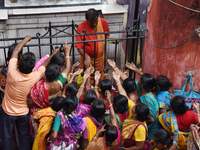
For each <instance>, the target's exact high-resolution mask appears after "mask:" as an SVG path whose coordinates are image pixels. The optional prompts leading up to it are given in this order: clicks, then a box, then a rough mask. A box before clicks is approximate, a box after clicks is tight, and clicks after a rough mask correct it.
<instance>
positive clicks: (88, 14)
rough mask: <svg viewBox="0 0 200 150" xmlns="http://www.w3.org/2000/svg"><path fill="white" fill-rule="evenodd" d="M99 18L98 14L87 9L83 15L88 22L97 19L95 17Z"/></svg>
mask: <svg viewBox="0 0 200 150" xmlns="http://www.w3.org/2000/svg"><path fill="white" fill-rule="evenodd" d="M98 16H99V14H98V12H97V11H96V10H95V9H94V8H91V9H88V11H87V12H86V13H85V18H86V19H87V20H88V21H89V20H90V21H94V20H96V19H97V17H98Z"/></svg>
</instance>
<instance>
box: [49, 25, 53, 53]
mask: <svg viewBox="0 0 200 150" xmlns="http://www.w3.org/2000/svg"><path fill="white" fill-rule="evenodd" d="M49 37H50V38H49V40H50V41H49V42H50V53H51V54H52V51H53V46H52V35H51V22H50V21H49Z"/></svg>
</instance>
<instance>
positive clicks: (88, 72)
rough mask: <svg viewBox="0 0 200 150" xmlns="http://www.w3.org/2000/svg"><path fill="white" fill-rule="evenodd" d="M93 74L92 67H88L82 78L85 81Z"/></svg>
mask: <svg viewBox="0 0 200 150" xmlns="http://www.w3.org/2000/svg"><path fill="white" fill-rule="evenodd" d="M93 72H94V67H92V66H90V67H88V68H87V70H86V71H85V72H84V76H83V78H85V79H87V78H88V77H89V76H90V75H91V74H92V73H93Z"/></svg>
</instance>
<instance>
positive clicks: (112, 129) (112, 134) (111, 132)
mask: <svg viewBox="0 0 200 150" xmlns="http://www.w3.org/2000/svg"><path fill="white" fill-rule="evenodd" d="M105 137H106V145H107V146H112V142H114V141H115V140H116V139H117V137H118V131H117V128H116V126H114V125H108V127H107V128H106V132H105Z"/></svg>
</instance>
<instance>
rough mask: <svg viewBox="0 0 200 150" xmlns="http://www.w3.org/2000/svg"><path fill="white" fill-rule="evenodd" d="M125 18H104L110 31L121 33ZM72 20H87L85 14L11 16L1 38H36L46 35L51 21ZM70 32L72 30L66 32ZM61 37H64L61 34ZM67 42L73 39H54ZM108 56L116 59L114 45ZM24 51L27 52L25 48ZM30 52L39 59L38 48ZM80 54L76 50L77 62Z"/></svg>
mask: <svg viewBox="0 0 200 150" xmlns="http://www.w3.org/2000/svg"><path fill="white" fill-rule="evenodd" d="M123 17H124V14H123V13H121V14H106V15H104V18H105V19H106V20H107V22H108V25H109V29H110V31H120V30H123ZM72 19H73V20H74V22H75V24H80V23H81V22H82V21H84V20H85V13H84V12H78V13H55V14H41V15H9V16H8V19H7V20H6V21H3V22H0V38H18V37H25V36H26V35H31V36H36V33H37V32H40V33H41V35H43V34H45V33H46V30H45V29H44V28H43V27H45V26H48V23H49V21H51V23H52V25H66V24H71V21H72ZM59 29H62V28H59ZM66 31H68V32H70V31H71V29H68V30H66ZM56 32H57V31H55V30H52V34H55V33H56ZM59 35H64V34H63V33H60V34H59ZM110 37H115V38H117V37H122V35H121V34H111V35H110ZM66 41H71V38H69V37H68V38H67V37H66V38H56V39H53V42H59V43H65V42H66ZM48 42H49V40H48V39H43V40H41V43H48ZM12 43H14V41H10V42H1V43H0V45H1V46H3V45H5V46H8V45H11V44H12ZM29 44H38V41H37V40H32V41H30V42H29ZM107 46H108V48H107V55H108V57H114V48H115V45H114V44H108V45H107ZM121 48H122V44H121V43H120V44H119V46H118V49H117V57H118V58H119V57H120V56H121ZM24 51H27V49H26V48H24ZM30 51H32V52H34V53H35V55H36V57H39V51H38V47H31V48H30ZM49 51H50V48H49V46H43V47H42V56H44V55H45V54H47V53H49ZM78 54H79V53H78V52H77V50H76V49H75V55H76V61H78V59H79V55H78ZM0 59H1V60H0V65H2V64H3V63H4V62H5V60H4V55H2V50H1V52H0Z"/></svg>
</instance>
